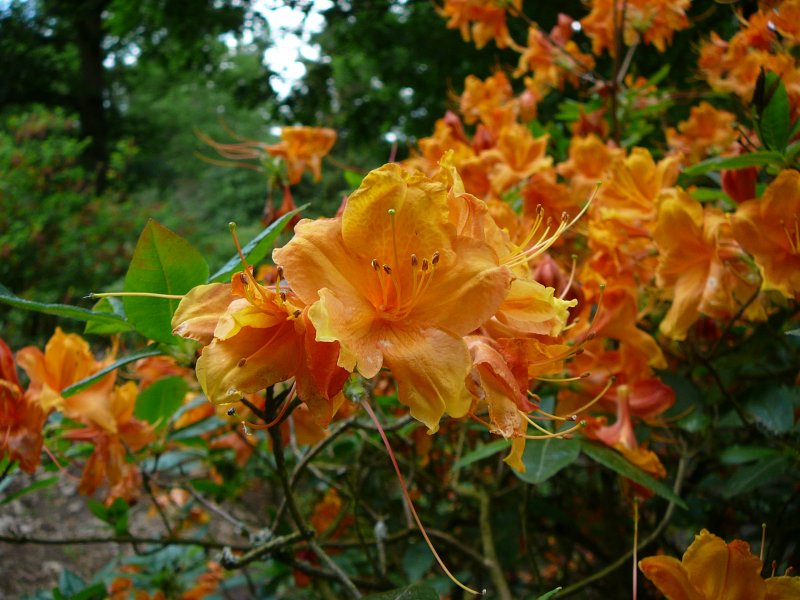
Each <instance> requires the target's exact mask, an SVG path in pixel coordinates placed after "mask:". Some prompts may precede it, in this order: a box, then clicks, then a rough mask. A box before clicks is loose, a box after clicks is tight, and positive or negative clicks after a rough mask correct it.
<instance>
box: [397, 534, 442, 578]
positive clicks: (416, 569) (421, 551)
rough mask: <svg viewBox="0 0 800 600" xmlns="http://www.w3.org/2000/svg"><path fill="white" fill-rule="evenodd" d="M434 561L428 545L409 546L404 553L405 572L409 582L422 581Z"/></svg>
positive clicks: (415, 544)
mask: <svg viewBox="0 0 800 600" xmlns="http://www.w3.org/2000/svg"><path fill="white" fill-rule="evenodd" d="M434 560H435V559H434V557H433V554H431V551H430V550H429V549H428V546H427V545H425V544H423V543H419V542H417V543H413V544H409V545H408V547H407V548H406V551H405V552H404V553H403V571H405V574H406V578H407V581H420V580H421V579H422V576H423V575H425V573H427V572H428V570H430V568H431V567H432V566H433V561H434Z"/></svg>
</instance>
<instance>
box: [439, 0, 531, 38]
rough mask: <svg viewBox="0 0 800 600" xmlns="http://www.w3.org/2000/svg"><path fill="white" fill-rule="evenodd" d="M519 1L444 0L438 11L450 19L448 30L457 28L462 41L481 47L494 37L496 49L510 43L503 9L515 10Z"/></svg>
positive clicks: (520, 0) (517, 8)
mask: <svg viewBox="0 0 800 600" xmlns="http://www.w3.org/2000/svg"><path fill="white" fill-rule="evenodd" d="M521 6H522V0H445V2H444V6H443V7H442V8H441V9H439V13H440V14H441V15H442V16H444V17H447V18H449V19H450V20H449V21H448V22H447V27H448V29H458V30H459V31H461V37H462V38H463V39H464V41H465V42H468V41H470V39H473V40H475V45H476V46H477V47H478V48H483V47H484V46H485V45H486V44H487V43H488V42H489V40H492V39H493V40H494V42H495V44H497V47H498V48H505V47H506V46H513V45H514V41H513V40H512V39H511V36H510V35H509V33H508V27H507V26H506V11H507V10H509V9H511V10H512V11H513V12H516V13H518V12H519V10H520V8H521Z"/></svg>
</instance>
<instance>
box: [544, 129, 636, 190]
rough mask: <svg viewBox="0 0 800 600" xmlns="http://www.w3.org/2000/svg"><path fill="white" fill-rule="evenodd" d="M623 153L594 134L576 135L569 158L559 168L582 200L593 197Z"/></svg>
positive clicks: (571, 144) (557, 169)
mask: <svg viewBox="0 0 800 600" xmlns="http://www.w3.org/2000/svg"><path fill="white" fill-rule="evenodd" d="M623 156H624V153H623V151H622V150H620V149H619V148H612V147H611V146H609V145H608V144H606V143H605V142H603V140H601V139H600V138H599V137H597V136H596V135H594V134H589V135H586V136H579V135H575V136H573V138H572V139H571V140H570V143H569V158H568V160H566V161H564V162H563V163H559V164H558V165H557V166H556V171H557V172H558V174H559V175H561V176H562V177H564V178H565V179H566V180H567V181H569V188H570V190H571V192H572V194H571V195H572V197H573V198H574V199H576V200H578V201H580V200H583V199H585V198H587V197H589V195H590V194H591V193H592V192H593V191H594V189H595V188H596V187H597V184H598V183H599V182H601V181H603V180H604V179H606V175H607V173H608V170H609V168H610V167H611V166H612V164H614V163H615V161H617V160H618V159H621V158H622V157H623ZM601 189H602V188H601Z"/></svg>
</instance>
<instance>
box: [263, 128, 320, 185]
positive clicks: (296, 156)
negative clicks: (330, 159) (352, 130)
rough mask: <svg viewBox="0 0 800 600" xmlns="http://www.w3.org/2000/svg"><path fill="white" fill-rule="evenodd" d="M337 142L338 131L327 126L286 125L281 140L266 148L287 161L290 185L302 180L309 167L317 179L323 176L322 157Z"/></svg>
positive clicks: (273, 154)
mask: <svg viewBox="0 0 800 600" xmlns="http://www.w3.org/2000/svg"><path fill="white" fill-rule="evenodd" d="M335 143H336V132H335V131H334V130H333V129H327V128H325V127H284V128H283V129H282V130H281V141H280V142H279V143H277V144H274V145H272V146H266V147H265V148H264V149H265V150H266V151H267V152H268V153H269V154H271V155H272V156H279V157H281V158H282V159H283V160H284V162H285V163H286V176H287V177H288V179H289V185H294V184H296V183H299V182H300V179H301V178H302V176H303V171H305V170H306V169H308V170H309V171H311V174H312V175H313V176H314V179H315V180H316V181H319V180H320V179H321V178H322V159H323V158H324V157H325V155H327V154H328V153H329V152H330V151H331V148H333V145H334V144H335Z"/></svg>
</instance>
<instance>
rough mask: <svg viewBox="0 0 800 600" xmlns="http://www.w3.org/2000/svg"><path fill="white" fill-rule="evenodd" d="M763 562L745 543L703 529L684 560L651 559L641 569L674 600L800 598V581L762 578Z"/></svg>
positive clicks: (779, 599) (640, 565)
mask: <svg viewBox="0 0 800 600" xmlns="http://www.w3.org/2000/svg"><path fill="white" fill-rule="evenodd" d="M762 566H763V565H762V562H761V560H759V558H758V557H756V556H754V555H753V554H751V553H750V546H748V545H747V543H746V542H743V541H742V540H734V541H733V542H731V543H730V544H726V543H725V542H724V541H723V540H722V539H721V538H719V537H717V536H716V535H714V534H712V533H709V532H708V531H707V530H705V529H703V530H702V531H701V532H700V533H699V534H698V535H696V536H695V538H694V541H693V542H692V544H691V546H689V548H687V550H686V552H685V553H684V555H683V559H682V560H680V561H679V560H677V559H675V558H672V557H671V556H650V557H648V558H645V559H642V560H641V561H639V568H640V569H641V570H642V572H643V573H644V574H645V575H646V576H647V578H648V579H650V581H652V582H653V583H654V584H655V585H656V587H657V588H658V589H659V590H660V591H661V592H662V593H663V594H664V595H665V596H666V597H667V598H669V599H670V600H717V599H722V598H725V600H792V599H793V598H799V597H800V579H798V578H796V577H770V578H768V579H766V580H764V579H761V568H762Z"/></svg>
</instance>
